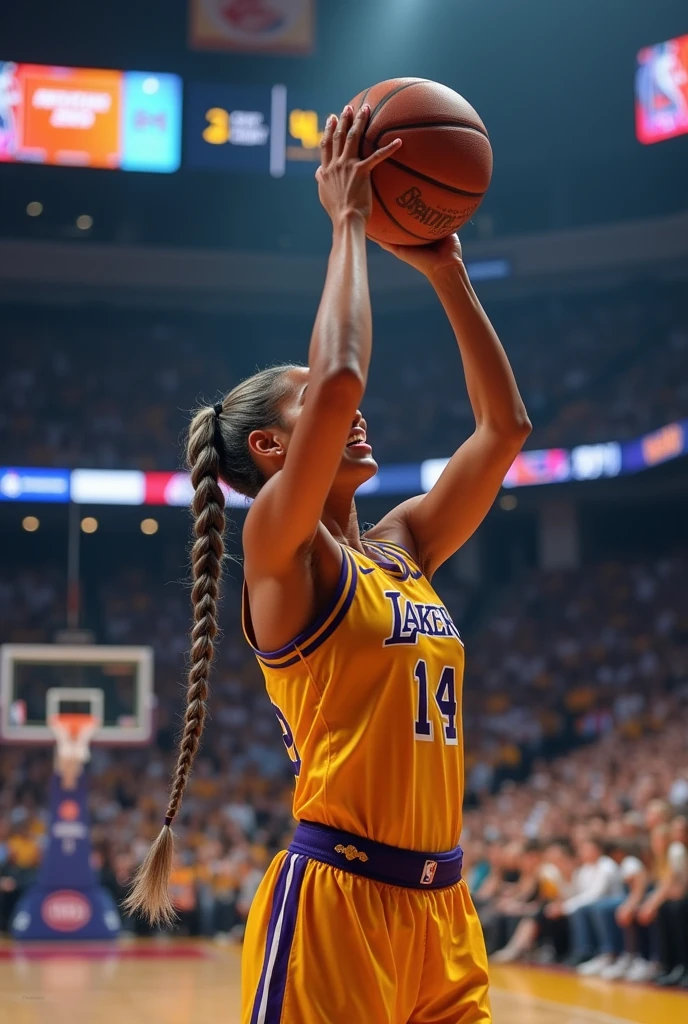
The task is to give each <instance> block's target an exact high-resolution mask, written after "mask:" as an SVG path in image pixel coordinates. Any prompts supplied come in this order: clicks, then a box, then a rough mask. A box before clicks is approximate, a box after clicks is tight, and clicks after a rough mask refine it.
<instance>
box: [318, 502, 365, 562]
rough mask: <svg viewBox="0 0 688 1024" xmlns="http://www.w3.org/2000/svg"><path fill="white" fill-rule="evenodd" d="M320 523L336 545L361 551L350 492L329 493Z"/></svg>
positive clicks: (359, 534)
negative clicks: (344, 545) (345, 545)
mask: <svg viewBox="0 0 688 1024" xmlns="http://www.w3.org/2000/svg"><path fill="white" fill-rule="evenodd" d="M322 522H323V524H324V525H325V526H326V527H327V529H328V530H329V531H330V533H331V534H332V536H333V537H334V539H335V540H336V541H337V543H338V544H347V545H348V546H349V547H351V548H356V550H357V551H361V552H362V551H363V545H362V544H361V531H360V529H359V527H358V516H357V514H356V504H355V502H354V499H353V495H352V494H351V493H350V492H347V493H343V492H342V493H341V494H340V493H332V492H330V494H329V495H328V498H327V501H326V502H325V508H324V509H323V516H322Z"/></svg>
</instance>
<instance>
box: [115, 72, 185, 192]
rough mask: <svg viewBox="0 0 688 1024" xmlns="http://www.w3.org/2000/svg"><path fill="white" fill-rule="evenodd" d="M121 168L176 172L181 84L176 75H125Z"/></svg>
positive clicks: (179, 137) (126, 169) (178, 150)
mask: <svg viewBox="0 0 688 1024" xmlns="http://www.w3.org/2000/svg"><path fill="white" fill-rule="evenodd" d="M121 117H122V120H121V145H122V156H121V165H120V166H121V168H122V170H124V171H162V172H165V173H167V174H169V173H171V172H172V171H176V170H177V169H178V167H179V164H180V163H181V151H182V138H181V135H182V127H181V125H182V80H181V78H179V76H178V75H157V74H149V73H147V72H143V71H125V72H124V102H123V103H122V115H121Z"/></svg>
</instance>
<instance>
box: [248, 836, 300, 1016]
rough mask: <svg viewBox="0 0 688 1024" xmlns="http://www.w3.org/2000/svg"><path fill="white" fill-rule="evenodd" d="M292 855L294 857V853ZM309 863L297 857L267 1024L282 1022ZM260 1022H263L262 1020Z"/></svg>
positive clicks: (269, 999)
mask: <svg viewBox="0 0 688 1024" xmlns="http://www.w3.org/2000/svg"><path fill="white" fill-rule="evenodd" d="M291 856H292V857H293V854H292V855H291ZM307 865H308V858H307V857H301V856H300V855H299V856H297V857H296V859H295V862H294V875H293V878H292V881H291V886H290V888H289V891H288V892H287V894H286V898H285V902H284V917H283V919H282V933H281V935H280V940H279V946H278V948H277V957H276V958H275V963H274V968H273V972H272V980H271V984H270V989H269V991H268V1004H267V1013H266V1016H265V1024H280V1018H281V1016H282V1004H283V1002H284V990H285V988H286V986H287V972H288V969H289V957H290V955H291V947H292V943H293V941H294V932H295V931H296V915H297V914H298V910H299V896H300V894H301V883H302V882H303V876H304V874H305V872H306V867H307ZM260 1024H262V1021H261V1022H260Z"/></svg>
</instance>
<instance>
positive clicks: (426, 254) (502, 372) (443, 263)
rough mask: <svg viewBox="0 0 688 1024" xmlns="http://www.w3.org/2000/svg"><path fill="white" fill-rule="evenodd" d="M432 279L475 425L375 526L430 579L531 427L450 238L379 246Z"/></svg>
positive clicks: (474, 521) (480, 512)
mask: <svg viewBox="0 0 688 1024" xmlns="http://www.w3.org/2000/svg"><path fill="white" fill-rule="evenodd" d="M384 248H387V249H389V251H391V252H393V253H394V254H395V255H397V256H398V257H399V258H400V259H403V260H404V261H405V262H407V263H410V264H411V265H412V266H415V267H417V269H419V270H420V271H421V272H422V273H424V274H425V275H426V276H427V277H428V279H429V280H430V282H431V283H432V285H433V287H434V288H435V291H436V292H437V295H438V298H439V300H440V302H441V303H442V305H443V307H444V309H445V311H446V313H447V316H448V318H449V322H450V323H451V325H452V327H453V329H454V333H455V335H456V340H457V342H458V345H459V351H460V353H461V359H462V361H463V368H464V373H465V377H466V386H467V388H468V397H469V399H470V403H471V408H472V410H473V415H474V417H475V430H474V431H473V433H472V434H471V436H470V437H469V438H468V439H467V440H466V441H464V443H463V444H462V445H461V447H460V448H459V449H458V450H457V451H456V452H455V454H454V455H453V456H452V458H451V459H450V460H449V462H448V464H447V466H446V468H445V469H444V471H443V473H442V475H441V476H440V478H439V480H438V481H437V483H436V484H435V486H434V487H433V488H432V490H431V491H429V492H428V494H425V495H421V496H418V497H415V498H411V499H409V500H408V501H405V502H403V503H402V504H401V505H398V506H397V507H396V508H395V509H394V510H393V511H392V512H390V513H389V514H388V516H385V518H384V520H383V521H382V522H381V523H380V524H379V525H378V527H377V528H376V532H377V533H379V536H380V537H382V535H383V534H384V535H385V536H387V537H389V538H390V539H397V540H398V542H399V543H400V544H402V545H405V546H409V547H410V548H411V549H412V550H413V553H414V554H415V555H416V557H417V558H418V561H419V564H420V565H421V568H423V570H424V571H425V573H426V574H427V575H428V576H431V575H432V573H433V572H434V571H435V570H436V569H437V568H438V566H440V565H441V564H442V562H444V561H446V559H447V558H449V557H450V556H451V555H453V554H454V552H455V551H457V550H458V549H459V548H460V547H461V545H462V544H464V543H465V541H466V540H468V538H469V537H470V536H471V534H473V533H474V532H475V530H477V528H478V526H479V525H480V523H481V522H482V521H483V519H484V518H485V516H486V515H487V513H488V512H489V510H490V507H491V506H492V503H493V502H494V500H495V498H496V496H497V494H498V492H499V488H500V487H501V484H502V481H503V479H504V476H505V475H506V472H507V470H508V469H509V467H510V466H511V463H512V462H513V460H514V458H515V457H516V455H517V454H518V452H519V450H520V449H521V447H522V446H523V442H524V441H525V439H526V438H527V436H528V434H529V433H530V430H531V426H530V421H529V419H528V415H527V413H526V409H525V406H524V404H523V401H522V399H521V396H520V394H519V391H518V387H517V386H516V381H515V379H514V375H513V372H512V370H511V366H510V365H509V360H508V359H507V356H506V353H505V351H504V349H503V348H502V345H501V342H500V340H499V338H498V337H497V335H496V333H495V331H494V328H493V327H492V324H491V323H490V321H489V319H488V317H487V314H486V313H485V311H484V309H483V308H482V306H481V304H480V301H479V299H478V297H477V295H476V294H475V292H474V291H473V287H472V285H471V282H470V280H469V278H468V273H467V272H466V268H465V266H464V263H463V260H462V257H461V245H460V243H459V240H458V238H457V237H456V236H455V235H454V236H452V237H451V238H447V239H444V240H443V241H442V242H439V243H437V244H436V245H434V246H418V247H405V246H384Z"/></svg>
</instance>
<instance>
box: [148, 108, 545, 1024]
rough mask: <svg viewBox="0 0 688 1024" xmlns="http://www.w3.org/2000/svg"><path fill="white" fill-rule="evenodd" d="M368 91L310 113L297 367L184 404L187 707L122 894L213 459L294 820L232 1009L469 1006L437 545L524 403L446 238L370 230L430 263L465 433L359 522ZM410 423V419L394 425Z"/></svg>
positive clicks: (480, 950)
mask: <svg viewBox="0 0 688 1024" xmlns="http://www.w3.org/2000/svg"><path fill="white" fill-rule="evenodd" d="M368 116H369V109H368V108H367V106H364V107H363V108H362V109H361V110H360V112H359V113H358V115H357V116H356V118H354V116H353V111H352V108H351V107H350V106H347V107H345V109H344V111H343V113H342V115H341V118H339V119H337V118H331V119H330V120H329V121H328V124H327V127H326V130H325V133H324V137H323V140H322V157H321V167H320V168H319V170H318V174H317V178H318V186H319V193H320V200H321V202H322V204H323V206H324V207H325V209H326V210H327V212H328V214H329V215H330V217H331V218H332V224H333V242H332V252H331V254H330V260H329V266H328V272H327V280H326V282H325V288H324V292H323V297H322V302H321V304H320V309H319V312H318V315H317V318H316V322H315V328H314V331H313V337H312V340H311V346H310V352H309V365H308V367H307V368H306V367H298V366H287V367H284V366H280V367H275V368H272V369H269V370H264V371H263V372H261V373H258V374H256V375H255V376H254V377H251V378H250V379H248V380H246V381H244V382H243V383H241V384H239V386H238V387H236V388H235V389H234V390H233V391H231V392H230V393H229V394H228V395H227V396H226V397H225V399H224V400H223V401H222V402H221V403H218V404H217V405H216V406H214V407H208V408H204V409H201V410H200V411H199V412H198V413H197V414H196V416H195V417H194V420H193V422H192V424H191V428H190V435H189V443H188V456H189V462H190V465H191V474H192V480H193V484H194V487H195V498H194V504H193V510H194V514H195V534H196V538H197V539H196V542H195V544H194V547H193V552H192V562H193V573H194V580H195V583H194V588H193V594H192V601H193V611H194V626H193V632H192V649H191V662H192V664H191V670H190V674H189V689H188V707H187V711H186V718H185V726H184V733H183V737H182V740H181V751H180V755H179V762H178V766H177V769H176V773H175V776H174V780H173V786H172V794H171V797H170V804H169V807H168V810H167V817H166V819H165V826H164V828H163V830H162V832H161V833H160V836H159V838H158V840H157V842H156V844H155V846H154V847H153V849H152V851H151V853H150V854H149V857H148V860H147V861H146V863H145V864H144V865H143V866H142V869H141V872H140V874H139V878H138V881H137V884H136V887H135V889H134V891H133V893H132V896H131V898H130V901H129V906H130V907H131V908H133V909H144V910H145V911H146V912H147V913H148V915H149V916H150V917H151V918H152V919H154V920H165V919H167V920H169V919H170V916H171V913H172V908H171V906H170V903H169V900H168V897H167V875H168V871H169V864H170V860H171V856H172V837H171V832H170V828H169V826H170V824H171V822H172V820H173V818H174V817H175V815H176V813H177V811H178V809H179V805H180V802H181V798H182V793H183V791H184V787H185V785H186V781H187V777H188V775H189V771H190V768H191V765H192V762H193V759H194V757H195V755H196V751H197V749H198V744H199V738H200V735H201V732H202V729H203V722H204V718H205V703H204V702H205V699H206V697H207V694H208V674H209V669H210V662H211V660H212V657H213V641H214V638H215V636H216V633H217V623H216V603H217V596H218V581H219V578H220V571H221V560H222V556H223V541H222V533H223V528H224V515H223V506H224V500H223V494H222V491H221V489H220V487H219V484H218V480H219V479H222V480H224V481H225V482H226V483H227V484H229V485H230V486H231V487H233V488H235V489H236V490H237V491H239V492H241V493H242V494H245V495H249V496H250V497H252V498H254V499H255V500H254V501H253V504H252V505H251V508H250V510H249V512H248V514H247V517H246V523H245V526H244V531H243V545H244V555H245V564H244V569H245V580H246V582H245V593H244V613H243V615H244V630H245V633H246V637H247V639H248V641H249V643H250V644H251V645H252V647H253V649H254V651H255V653H256V656H257V658H258V660H259V662H260V664H261V667H262V670H263V673H264V675H265V679H266V683H267V689H268V693H269V696H270V699H271V701H272V703H273V707H274V709H275V713H276V715H277V718H278V719H279V722H280V725H281V728H282V732H283V737H284V742H285V745H286V747H287V751H288V753H289V756H290V758H291V761H292V764H293V768H294V773H295V775H296V790H295V799H294V814H295V817H296V818H297V819H298V821H299V825H298V827H297V829H296V833H295V836H294V840H293V842H292V844H291V846H290V848H289V850H288V851H286V852H284V853H281V854H280V855H279V856H278V857H277V858H276V859H275V861H274V862H273V864H272V866H271V867H270V869H269V870H268V872H267V874H266V876H265V879H264V880H263V882H262V884H261V887H260V889H259V892H258V894H257V896H256V899H255V901H254V904H253V907H252V909H251V913H250V916H249V921H248V925H247V930H246V937H245V945H244V956H243V964H244V966H243V1016H242V1019H243V1021H244V1024H364V1022H365V1024H458V1022H461V1024H473V1022H485V1021H489V1020H490V1009H489V1002H488V995H487V987H488V982H487V962H486V956H485V947H484V944H483V939H482V932H481V928H480V924H479V921H478V918H477V916H476V913H475V910H474V908H473V904H472V902H471V899H470V896H469V894H468V890H467V888H466V884H465V882H463V881H462V880H461V860H462V854H461V850H460V848H459V847H458V846H457V843H458V840H459V834H460V832H461V803H462V795H463V756H462V730H461V718H460V702H461V685H462V678H463V665H464V653H463V644H462V642H461V638H460V635H459V632H458V630H457V628H456V626H455V625H454V623H453V621H452V619H451V617H450V616H449V613H448V612H447V611H446V609H445V608H444V606H443V604H442V602H441V601H440V599H439V598H438V597H437V595H436V594H435V592H434V590H433V589H432V587H431V585H430V579H431V578H432V574H433V573H434V571H435V570H436V569H437V567H438V566H439V565H440V564H441V563H442V562H444V561H445V560H446V559H447V558H449V557H450V556H451V555H452V554H454V552H455V551H456V550H457V549H458V548H459V547H460V546H461V545H462V544H463V543H464V541H465V540H466V539H467V538H468V537H470V536H471V534H472V533H473V532H474V531H475V529H476V528H477V527H478V525H479V524H480V523H481V521H482V520H483V518H484V517H485V515H486V514H487V512H488V509H489V508H490V506H491V505H492V503H493V501H494V498H495V496H496V494H497V492H498V490H499V487H500V484H501V482H502V479H503V478H504V475H505V473H506V471H507V469H508V468H509V466H510V465H511V463H512V461H513V459H514V457H515V455H516V453H517V452H518V450H519V449H520V448H521V445H522V444H523V441H524V438H525V437H526V436H527V434H528V432H529V429H530V424H529V422H528V418H527V415H526V411H525V408H524V406H523V402H522V401H521V398H520V396H519V393H518V390H517V387H516V383H515V381H514V377H513V374H512V372H511V368H510V366H509V363H508V361H507V358H506V355H505V353H504V350H503V349H502V346H501V344H500V343H499V340H498V339H497V337H496V335H495V333H494V331H493V329H492V327H491V325H490V323H489V321H488V319H487V317H486V315H485V313H484V312H483V310H482V308H481V306H480V303H479V302H478V300H477V298H476V296H475V294H474V292H473V290H472V288H471V285H470V283H469V280H468V276H467V274H466V270H465V267H464V265H463V263H462V260H461V247H460V245H459V242H458V239H457V238H456V237H452V238H448V239H445V240H444V241H441V242H438V243H436V244H434V245H433V246H422V247H414V248H403V247H390V249H391V251H393V252H394V253H395V255H397V256H398V257H399V258H400V259H403V260H405V261H406V262H407V263H410V264H411V265H412V266H415V267H417V268H418V269H419V270H420V271H421V272H422V273H423V274H425V275H426V276H427V277H428V279H429V280H430V281H431V282H432V284H433V285H434V287H435V289H436V291H437V294H438V296H439V299H440V301H441V303H442V305H443V306H444V308H445V310H446V312H447V315H448V317H449V320H450V321H451V324H452V326H453V328H454V330H455V332H456V336H457V340H458V344H459V348H460V351H461V356H462V359H463V364H464V369H465V375H466V382H467V385H468V391H469V395H470V400H471V404H472V407H473V411H474V413H475V420H476V427H475V431H474V433H473V434H472V436H471V437H470V438H469V439H468V440H467V441H466V442H465V443H464V444H463V445H462V446H461V447H460V448H459V450H458V451H457V452H456V454H455V455H454V456H453V458H452V459H451V460H450V462H449V464H448V466H447V468H446V469H445V470H444V472H443V474H442V476H441V477H440V479H439V480H438V481H437V483H436V484H435V486H434V487H433V489H432V490H431V491H430V492H429V493H428V494H425V495H423V496H422V497H416V498H412V499H410V500H409V501H405V502H403V503H402V504H401V505H399V506H398V507H397V508H395V509H394V510H393V511H391V512H390V513H389V514H388V515H386V516H385V517H384V519H383V520H382V521H381V522H380V523H378V524H377V526H375V527H374V528H373V529H372V530H369V531H368V532H367V533H366V534H365V535H363V536H361V534H360V532H359V527H358V522H357V518H356V510H355V507H354V500H353V496H354V492H355V491H356V489H357V488H358V487H359V485H360V484H362V483H363V482H364V481H365V480H368V479H369V478H370V477H372V476H373V475H374V474H375V472H376V469H377V466H376V463H375V461H374V460H373V456H372V450H371V448H370V445H369V444H368V443H367V439H366V424H365V421H364V419H363V417H362V415H361V413H360V412H359V411H358V405H359V402H360V401H361V398H362V397H363V393H364V391H365V385H366V378H367V374H368V364H369V361H370V353H371V333H372V332H371V313H370V301H369V294H368V279H367V268H366V239H365V230H366V219H367V217H368V216H369V214H370V209H371V185H370V172H371V170H372V169H373V168H374V167H375V166H376V165H377V164H378V163H380V162H381V161H382V160H384V159H386V158H387V157H389V156H390V155H391V154H392V153H394V152H395V151H396V150H397V148H398V146H399V145H400V144H401V143H400V142H399V140H397V141H395V142H393V143H391V144H390V145H389V146H387V147H386V148H384V149H382V150H380V151H378V152H377V153H375V154H374V155H373V156H371V157H369V158H368V159H366V160H359V158H358V156H357V153H358V147H359V141H360V138H361V135H362V133H363V132H364V130H365V126H366V122H367V118H368ZM409 429H413V423H412V422H411V423H410V424H409Z"/></svg>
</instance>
